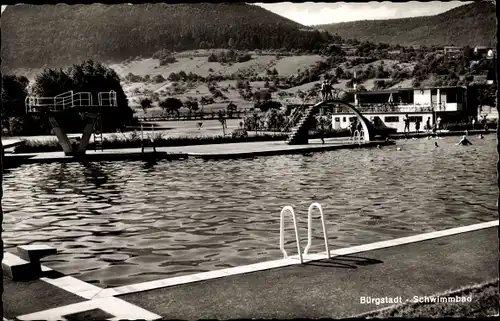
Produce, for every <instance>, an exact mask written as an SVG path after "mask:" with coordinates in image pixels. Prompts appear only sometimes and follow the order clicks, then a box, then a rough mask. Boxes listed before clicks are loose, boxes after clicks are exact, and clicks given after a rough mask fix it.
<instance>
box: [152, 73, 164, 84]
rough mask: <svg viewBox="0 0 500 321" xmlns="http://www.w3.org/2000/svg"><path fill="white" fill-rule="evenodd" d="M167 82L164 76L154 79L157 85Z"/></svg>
mask: <svg viewBox="0 0 500 321" xmlns="http://www.w3.org/2000/svg"><path fill="white" fill-rule="evenodd" d="M164 81H165V78H163V76H162V75H156V76H154V77H153V82H154V83H156V84H159V83H162V82H164Z"/></svg>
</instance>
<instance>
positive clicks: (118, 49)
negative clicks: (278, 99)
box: [2, 3, 328, 69]
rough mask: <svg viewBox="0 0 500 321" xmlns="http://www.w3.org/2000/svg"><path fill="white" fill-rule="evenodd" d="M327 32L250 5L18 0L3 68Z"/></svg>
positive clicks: (5, 25) (308, 38) (6, 33)
mask: <svg viewBox="0 0 500 321" xmlns="http://www.w3.org/2000/svg"><path fill="white" fill-rule="evenodd" d="M327 40H328V35H327V33H325V32H320V31H318V30H316V29H312V28H308V27H304V26H302V25H300V24H298V23H296V22H293V21H291V20H288V19H286V18H283V17H281V16H279V15H276V14H274V13H271V12H270V11H267V10H265V9H263V8H261V7H258V6H255V5H248V4H244V3H195V4H161V3H160V4H140V5H127V4H121V5H102V4H93V5H56V6H52V5H44V6H33V5H18V6H8V7H7V8H6V10H5V11H4V13H3V14H2V67H3V68H7V69H13V68H37V67H38V68H39V67H42V66H44V65H47V66H48V67H52V66H55V67H57V66H61V65H66V64H71V63H74V62H75V61H78V62H79V61H82V60H85V59H95V60H99V61H105V62H112V61H114V62H119V61H122V60H124V59H127V58H131V57H132V58H133V57H137V56H144V57H150V56H151V55H152V54H153V53H155V52H156V51H158V50H161V49H170V50H177V51H180V50H190V49H199V48H234V49H281V48H285V49H293V48H298V49H303V50H311V49H314V48H318V46H319V47H321V44H322V43H324V42H326V41H327Z"/></svg>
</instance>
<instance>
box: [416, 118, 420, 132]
mask: <svg viewBox="0 0 500 321" xmlns="http://www.w3.org/2000/svg"><path fill="white" fill-rule="evenodd" d="M415 130H416V132H417V135H418V134H419V132H420V118H418V117H417V119H416V120H415Z"/></svg>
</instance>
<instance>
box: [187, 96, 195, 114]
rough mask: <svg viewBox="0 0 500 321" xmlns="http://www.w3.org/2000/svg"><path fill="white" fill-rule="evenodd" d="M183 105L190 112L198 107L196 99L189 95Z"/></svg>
mask: <svg viewBox="0 0 500 321" xmlns="http://www.w3.org/2000/svg"><path fill="white" fill-rule="evenodd" d="M184 106H185V107H186V108H188V109H189V113H190V114H191V113H192V112H196V111H197V110H198V109H199V107H198V101H196V100H194V99H192V98H191V97H189V98H188V100H187V101H186V102H185V103H184Z"/></svg>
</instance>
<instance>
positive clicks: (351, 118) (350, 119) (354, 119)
mask: <svg viewBox="0 0 500 321" xmlns="http://www.w3.org/2000/svg"><path fill="white" fill-rule="evenodd" d="M356 118H358V117H349V122H350V123H352V122H355V121H356Z"/></svg>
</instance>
